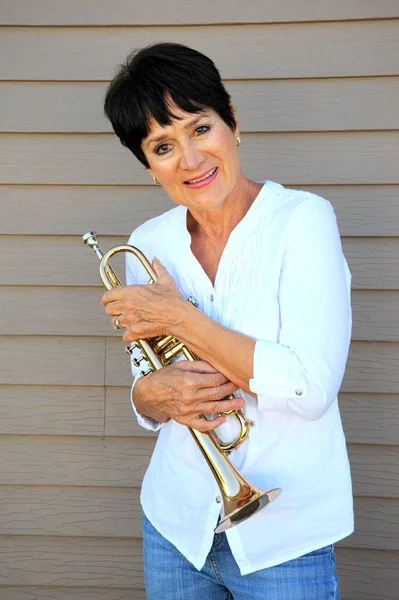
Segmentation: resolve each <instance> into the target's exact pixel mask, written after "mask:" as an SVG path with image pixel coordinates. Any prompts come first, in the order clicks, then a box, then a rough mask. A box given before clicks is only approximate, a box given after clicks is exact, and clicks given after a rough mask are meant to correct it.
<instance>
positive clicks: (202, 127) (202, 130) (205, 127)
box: [195, 125, 210, 135]
mask: <svg viewBox="0 0 399 600" xmlns="http://www.w3.org/2000/svg"><path fill="white" fill-rule="evenodd" d="M209 130H210V127H209V126H208V125H200V126H199V127H197V128H196V130H195V131H196V132H197V133H198V135H202V134H204V133H206V132H207V131H209Z"/></svg>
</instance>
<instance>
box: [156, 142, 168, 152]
mask: <svg viewBox="0 0 399 600" xmlns="http://www.w3.org/2000/svg"><path fill="white" fill-rule="evenodd" d="M168 150H169V144H161V145H160V146H158V148H156V150H155V154H166V153H167V152H168Z"/></svg>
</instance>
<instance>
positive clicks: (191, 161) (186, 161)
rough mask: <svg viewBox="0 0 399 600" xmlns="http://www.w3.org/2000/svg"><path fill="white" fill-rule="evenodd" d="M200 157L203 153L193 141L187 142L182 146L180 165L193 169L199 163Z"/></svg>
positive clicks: (183, 167)
mask: <svg viewBox="0 0 399 600" xmlns="http://www.w3.org/2000/svg"><path fill="white" fill-rule="evenodd" d="M202 158H203V155H202V152H201V151H200V150H199V148H198V147H196V145H195V144H193V143H187V144H185V145H184V147H182V154H181V159H180V166H181V168H182V169H187V170H189V171H194V170H196V169H197V168H198V167H199V165H200V164H201V161H202Z"/></svg>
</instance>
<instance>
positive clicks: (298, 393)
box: [295, 388, 303, 396]
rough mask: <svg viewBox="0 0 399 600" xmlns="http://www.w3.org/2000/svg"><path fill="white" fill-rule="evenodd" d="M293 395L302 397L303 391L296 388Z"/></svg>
mask: <svg viewBox="0 0 399 600" xmlns="http://www.w3.org/2000/svg"><path fill="white" fill-rule="evenodd" d="M295 393H296V395H297V396H302V394H303V390H301V389H300V388H298V389H297V390H295Z"/></svg>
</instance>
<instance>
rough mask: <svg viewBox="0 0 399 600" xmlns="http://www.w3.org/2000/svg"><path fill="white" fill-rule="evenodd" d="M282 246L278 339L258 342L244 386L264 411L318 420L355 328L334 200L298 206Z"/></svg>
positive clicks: (335, 384) (335, 389)
mask: <svg viewBox="0 0 399 600" xmlns="http://www.w3.org/2000/svg"><path fill="white" fill-rule="evenodd" d="M283 246H284V251H283V253H282V266H281V272H280V285H279V298H278V300H279V310H280V331H279V337H278V342H271V341H268V340H257V341H256V344H255V351H254V369H253V378H252V379H250V382H249V384H250V389H251V391H252V392H254V393H256V394H257V398H258V406H259V408H260V409H261V410H283V411H289V412H291V413H293V414H295V415H297V416H299V417H302V418H304V419H307V420H316V419H318V418H320V417H321V416H322V415H323V414H324V413H325V412H326V411H327V410H328V409H329V407H330V406H331V404H332V402H333V401H334V400H335V398H336V396H337V393H338V391H339V388H340V386H341V383H342V379H343V375H344V371H345V366H346V361H347V357H348V350H349V343H350V335H351V327H352V317H351V306H350V282H351V276H350V272H349V269H348V265H347V263H346V260H345V258H344V255H343V253H342V246H341V240H340V237H339V232H338V227H337V223H336V218H335V214H334V211H333V208H332V206H331V204H330V203H329V202H327V201H326V200H323V199H321V198H318V197H314V196H313V197H312V200H309V201H307V202H304V203H303V204H302V203H301V204H300V205H299V206H298V207H297V208H296V209H295V211H294V213H293V215H292V217H291V219H290V222H289V224H288V225H287V227H286V230H285V234H284V239H283Z"/></svg>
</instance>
